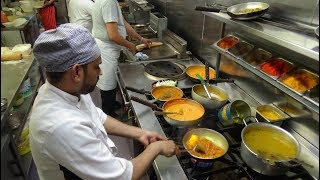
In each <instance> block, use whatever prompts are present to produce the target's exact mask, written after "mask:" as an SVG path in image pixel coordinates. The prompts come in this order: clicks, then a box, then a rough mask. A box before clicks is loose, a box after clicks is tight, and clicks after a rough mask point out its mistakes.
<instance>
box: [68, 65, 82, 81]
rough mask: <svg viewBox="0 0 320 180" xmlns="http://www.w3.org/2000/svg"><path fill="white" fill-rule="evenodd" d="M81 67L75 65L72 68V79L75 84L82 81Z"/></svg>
mask: <svg viewBox="0 0 320 180" xmlns="http://www.w3.org/2000/svg"><path fill="white" fill-rule="evenodd" d="M81 69H82V68H81V66H80V65H79V64H75V65H73V66H72V67H71V69H70V70H71V79H72V80H73V81H75V82H80V80H81Z"/></svg>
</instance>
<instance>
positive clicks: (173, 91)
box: [152, 86, 183, 101]
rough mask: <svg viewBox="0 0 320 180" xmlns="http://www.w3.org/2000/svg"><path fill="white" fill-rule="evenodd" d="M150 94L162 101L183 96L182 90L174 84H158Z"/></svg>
mask: <svg viewBox="0 0 320 180" xmlns="http://www.w3.org/2000/svg"><path fill="white" fill-rule="evenodd" d="M152 96H153V97H154V98H156V99H159V100H162V101H169V100H172V99H178V98H181V97H182V96H183V92H182V90H180V89H179V88H177V87H174V86H159V87H156V89H153V91H152Z"/></svg>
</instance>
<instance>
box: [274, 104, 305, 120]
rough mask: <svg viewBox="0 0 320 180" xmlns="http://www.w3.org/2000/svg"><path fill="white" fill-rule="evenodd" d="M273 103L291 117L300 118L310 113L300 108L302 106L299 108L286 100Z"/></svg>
mask: <svg viewBox="0 0 320 180" xmlns="http://www.w3.org/2000/svg"><path fill="white" fill-rule="evenodd" d="M274 105H275V106H276V107H278V108H279V109H280V110H281V111H283V112H284V113H286V114H288V115H289V116H290V117H292V118H302V117H306V116H308V115H310V112H309V111H307V110H304V109H302V108H303V107H300V108H299V107H296V106H294V105H292V104H290V103H288V102H277V103H274Z"/></svg>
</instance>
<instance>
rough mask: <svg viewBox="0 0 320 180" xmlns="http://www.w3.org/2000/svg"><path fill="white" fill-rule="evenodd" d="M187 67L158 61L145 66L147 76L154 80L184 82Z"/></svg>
mask: <svg viewBox="0 0 320 180" xmlns="http://www.w3.org/2000/svg"><path fill="white" fill-rule="evenodd" d="M185 69H186V67H185V66H184V65H182V64H179V63H173V62H170V61H156V62H151V63H148V64H147V65H145V66H144V71H145V75H146V77H147V78H149V79H152V80H156V81H158V80H164V79H172V80H182V79H184V78H185V77H186V72H185Z"/></svg>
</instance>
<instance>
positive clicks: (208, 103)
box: [191, 84, 228, 112]
mask: <svg viewBox="0 0 320 180" xmlns="http://www.w3.org/2000/svg"><path fill="white" fill-rule="evenodd" d="M207 89H208V91H209V93H210V95H211V97H212V98H211V99H210V98H209V97H208V95H207V94H206V92H205V89H204V87H203V85H201V84H196V85H194V86H193V87H192V92H191V96H192V99H193V100H195V101H197V102H199V103H200V104H202V105H203V106H204V108H206V110H208V112H211V111H213V110H215V109H218V108H221V106H223V105H224V104H225V103H226V102H227V101H228V94H227V93H226V92H225V91H224V90H222V89H221V88H218V87H217V86H213V85H207Z"/></svg>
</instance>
